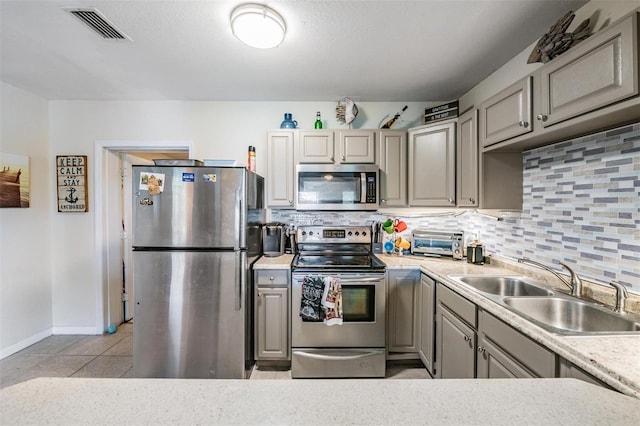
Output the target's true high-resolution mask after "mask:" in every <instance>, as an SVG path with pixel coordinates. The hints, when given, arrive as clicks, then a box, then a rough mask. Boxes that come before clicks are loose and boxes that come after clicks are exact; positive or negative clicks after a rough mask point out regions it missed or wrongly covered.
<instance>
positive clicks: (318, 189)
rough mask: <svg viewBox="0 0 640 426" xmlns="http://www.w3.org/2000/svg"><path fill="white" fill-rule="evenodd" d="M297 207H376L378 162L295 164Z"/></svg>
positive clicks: (347, 208)
mask: <svg viewBox="0 0 640 426" xmlns="http://www.w3.org/2000/svg"><path fill="white" fill-rule="evenodd" d="M295 200H296V203H295V205H296V209H297V210H378V166H376V165H374V164H339V165H333V164H329V165H327V164H298V165H297V166H296V186H295Z"/></svg>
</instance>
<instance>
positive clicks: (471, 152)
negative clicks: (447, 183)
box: [456, 109, 479, 207]
mask: <svg viewBox="0 0 640 426" xmlns="http://www.w3.org/2000/svg"><path fill="white" fill-rule="evenodd" d="M456 136H457V146H456V156H457V165H456V194H457V201H458V203H457V204H458V206H459V207H477V206H478V200H479V193H478V191H479V187H478V186H479V184H478V182H479V176H478V160H479V159H478V110H477V109H473V110H471V111H468V112H466V113H464V114H462V115H461V116H460V117H459V118H458V131H457V135H456Z"/></svg>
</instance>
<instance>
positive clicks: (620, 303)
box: [609, 281, 629, 314]
mask: <svg viewBox="0 0 640 426" xmlns="http://www.w3.org/2000/svg"><path fill="white" fill-rule="evenodd" d="M609 285H610V286H611V287H613V288H615V289H616V306H615V307H614V308H613V311H614V312H618V313H621V314H624V313H625V309H624V305H625V301H626V299H627V297H629V291H627V288H626V287H625V286H623V285H622V284H620V283H619V282H617V281H611V282H610V283H609Z"/></svg>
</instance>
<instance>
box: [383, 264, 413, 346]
mask: <svg viewBox="0 0 640 426" xmlns="http://www.w3.org/2000/svg"><path fill="white" fill-rule="evenodd" d="M387 279H388V282H387V284H388V285H387V287H388V290H389V294H388V297H387V350H388V351H389V352H411V353H415V354H417V353H418V345H419V340H420V312H419V311H420V308H419V304H420V296H419V290H420V272H419V271H391V272H389V275H388V277H387Z"/></svg>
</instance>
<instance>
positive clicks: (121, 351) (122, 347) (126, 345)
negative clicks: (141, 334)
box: [103, 334, 133, 356]
mask: <svg viewBox="0 0 640 426" xmlns="http://www.w3.org/2000/svg"><path fill="white" fill-rule="evenodd" d="M103 355H129V356H132V355H133V336H132V335H130V334H129V335H126V337H125V338H124V339H122V340H120V341H119V342H118V343H116V344H115V345H113V346H112V347H110V348H109V349H107V350H106V351H105V352H104V354H103Z"/></svg>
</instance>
